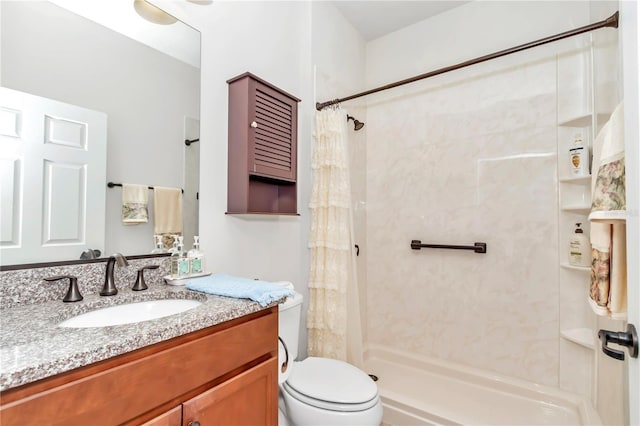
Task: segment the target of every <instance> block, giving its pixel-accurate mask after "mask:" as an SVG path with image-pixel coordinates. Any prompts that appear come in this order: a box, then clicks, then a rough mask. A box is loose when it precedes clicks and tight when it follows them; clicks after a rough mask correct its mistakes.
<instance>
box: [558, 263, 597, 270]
mask: <svg viewBox="0 0 640 426" xmlns="http://www.w3.org/2000/svg"><path fill="white" fill-rule="evenodd" d="M560 266H562V267H563V268H565V269H573V270H576V271H583V272H589V271H591V267H590V266H575V265H572V264H570V263H567V262H562V263H561V264H560Z"/></svg>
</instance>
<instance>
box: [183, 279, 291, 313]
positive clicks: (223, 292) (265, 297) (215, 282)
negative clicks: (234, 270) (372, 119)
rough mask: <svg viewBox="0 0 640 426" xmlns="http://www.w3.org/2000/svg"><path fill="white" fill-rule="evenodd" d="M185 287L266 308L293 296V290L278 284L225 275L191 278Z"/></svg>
mask: <svg viewBox="0 0 640 426" xmlns="http://www.w3.org/2000/svg"><path fill="white" fill-rule="evenodd" d="M185 287H186V288H187V289H189V290H195V291H200V292H203V293H209V294H215V295H217V296H227V297H235V298H240V299H251V300H253V301H256V302H258V303H259V304H260V305H262V306H267V305H268V304H269V303H272V302H275V301H276V300H279V299H282V298H284V297H290V296H294V295H295V292H294V291H293V290H291V289H289V288H286V287H282V286H280V285H278V284H273V283H270V282H267V281H259V280H251V279H249V278H241V277H234V276H231V275H226V274H215V275H210V276H207V277H200V278H193V279H190V280H189V281H187V283H186V285H185Z"/></svg>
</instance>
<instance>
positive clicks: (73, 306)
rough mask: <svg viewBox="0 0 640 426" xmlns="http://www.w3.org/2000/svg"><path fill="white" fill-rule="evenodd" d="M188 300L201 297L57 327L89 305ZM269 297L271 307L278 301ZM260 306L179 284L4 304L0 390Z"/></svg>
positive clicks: (165, 338) (1, 325)
mask: <svg viewBox="0 0 640 426" xmlns="http://www.w3.org/2000/svg"><path fill="white" fill-rule="evenodd" d="M161 299H192V300H198V301H200V302H202V304H201V305H200V306H197V307H196V308H193V309H190V310H188V311H186V312H183V313H179V314H175V315H171V316H167V317H164V318H159V319H155V320H151V321H144V322H138V323H133V324H124V325H117V326H109V327H97V328H63V327H57V324H59V323H60V322H61V321H64V320H65V319H68V318H70V317H73V316H75V315H78V314H82V313H85V312H88V311H91V310H94V309H98V308H103V307H107V306H113V305H119V304H124V303H130V302H143V301H146V300H161ZM277 303H278V302H274V303H273V304H271V305H269V306H268V307H270V306H275V305H277ZM262 309H265V307H262V306H261V305H259V304H258V303H256V302H253V301H251V300H248V299H232V298H227V297H220V296H211V295H207V294H204V293H198V292H194V291H189V290H186V289H185V288H184V287H178V286H170V285H164V284H159V285H153V286H151V285H150V286H149V289H148V290H145V291H140V292H134V291H132V290H130V289H120V290H118V294H117V295H115V296H110V297H101V296H98V295H85V298H84V300H82V301H81V302H75V303H63V302H62V301H61V300H58V301H53V302H46V303H42V304H36V305H27V306H21V307H14V308H10V309H4V310H3V311H2V315H1V316H0V327H1V330H2V333H1V335H0V390H6V389H10V388H13V387H16V386H20V385H24V384H26V383H30V382H33V381H35V380H39V379H43V378H46V377H49V376H53V375H55V374H59V373H62V372H65V371H69V370H72V369H75V368H78V367H83V366H86V365H88V364H91V363H94V362H97V361H101V360H104V359H107V358H110V357H113V356H116V355H121V354H124V353H126V352H130V351H133V350H135V349H139V348H142V347H144V346H148V345H152V344H154V343H158V342H161V341H164V340H168V339H171V338H173V337H177V336H181V335H183V334H187V333H190V332H192V331H196V330H200V329H203V328H206V327H210V326H212V325H216V324H219V323H221V322H224V321H228V320H231V319H234V318H239V317H241V316H244V315H247V314H250V313H253V312H257V311H260V310H262Z"/></svg>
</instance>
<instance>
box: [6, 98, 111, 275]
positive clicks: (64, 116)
mask: <svg viewBox="0 0 640 426" xmlns="http://www.w3.org/2000/svg"><path fill="white" fill-rule="evenodd" d="M0 99H1V101H0V173H1V175H2V206H1V209H0V218H1V222H2V226H1V242H0V255H1V256H2V261H3V262H4V263H5V264H12V263H14V264H15V263H27V262H29V261H30V260H31V259H33V258H37V259H39V260H40V261H53V260H57V259H60V258H61V257H62V258H71V259H74V258H75V259H77V258H79V256H80V253H81V252H83V251H85V250H87V249H88V248H91V249H99V250H104V238H105V235H104V223H105V186H104V181H105V176H106V167H107V159H106V152H107V116H106V114H104V113H102V112H98V111H93V110H90V109H87V108H83V107H79V106H76V105H71V104H67V103H63V102H58V101H54V100H51V99H47V98H44V97H40V96H34V95H30V94H28V93H23V92H19V91H16V90H10V89H6V88H4V87H0Z"/></svg>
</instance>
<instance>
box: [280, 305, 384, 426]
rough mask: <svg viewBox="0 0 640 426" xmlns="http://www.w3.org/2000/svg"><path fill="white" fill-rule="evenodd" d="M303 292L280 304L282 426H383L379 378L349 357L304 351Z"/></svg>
mask: <svg viewBox="0 0 640 426" xmlns="http://www.w3.org/2000/svg"><path fill="white" fill-rule="evenodd" d="M301 307H302V295H300V294H299V293H296V295H295V296H294V297H291V298H288V299H287V300H286V301H285V302H284V303H282V304H280V306H279V316H278V334H279V336H280V339H281V343H280V348H279V351H278V363H279V366H280V367H279V378H278V382H279V384H280V394H279V404H278V405H279V413H278V425H280V426H297V425H300V426H302V425H304V426H307V425H308V426H313V425H318V426H333V425H336V426H343V425H344V426H347V425H349V426H352V425H363V426H369V425H370V426H374V425H375V426H378V425H379V424H380V422H381V421H382V402H381V401H380V397H379V395H378V388H377V386H376V384H375V382H374V381H373V380H371V378H370V377H369V376H368V375H367V374H366V373H364V372H363V371H362V370H360V369H359V368H357V367H355V366H353V365H351V364H348V363H346V362H343V361H339V360H335V359H329V358H318V357H309V358H306V359H305V360H302V361H292V360H295V359H296V357H297V355H298V332H299V328H300V311H301Z"/></svg>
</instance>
